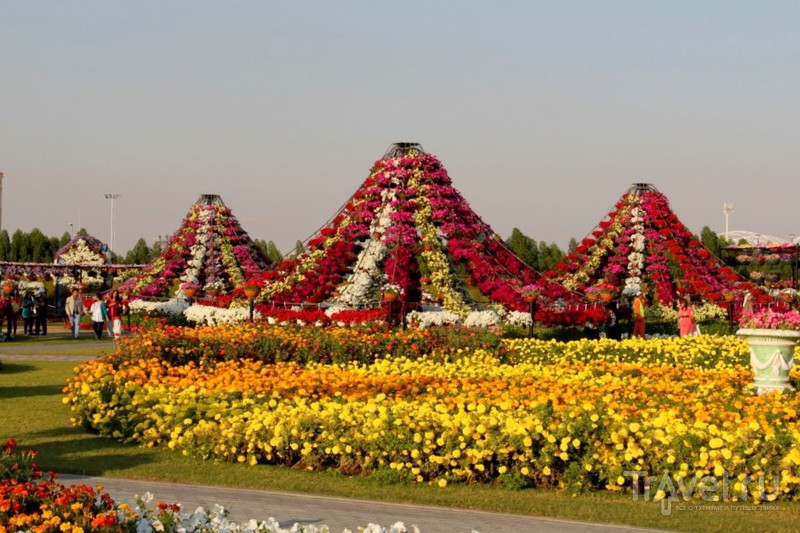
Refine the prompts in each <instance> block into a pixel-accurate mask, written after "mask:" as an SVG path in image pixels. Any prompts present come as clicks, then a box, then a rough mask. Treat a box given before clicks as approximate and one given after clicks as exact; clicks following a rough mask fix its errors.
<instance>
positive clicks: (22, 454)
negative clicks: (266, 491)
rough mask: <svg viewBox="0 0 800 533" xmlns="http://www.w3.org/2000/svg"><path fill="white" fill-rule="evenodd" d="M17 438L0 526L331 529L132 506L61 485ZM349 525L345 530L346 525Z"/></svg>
mask: <svg viewBox="0 0 800 533" xmlns="http://www.w3.org/2000/svg"><path fill="white" fill-rule="evenodd" d="M16 448H17V443H16V441H15V440H14V439H9V440H8V441H7V442H6V443H5V444H4V445H3V448H2V451H0V532H3V533H6V532H13V531H34V532H49V531H64V532H68V531H72V532H73V533H80V532H83V531H91V532H98V533H102V532H108V533H112V532H120V533H121V532H130V533H133V532H145V531H150V532H152V531H160V532H163V533H194V532H196V533H200V532H202V533H215V532H220V533H222V532H225V533H245V532H246V533H330V530H329V529H328V528H327V527H326V526H314V525H299V524H294V525H293V526H290V527H289V528H288V529H285V528H283V527H281V526H280V524H279V523H278V521H277V520H275V519H274V518H269V519H267V520H265V521H263V522H259V521H256V520H250V521H249V522H247V523H246V524H237V523H235V522H231V521H230V520H228V519H227V518H226V515H227V512H226V511H225V509H224V508H223V507H221V506H219V505H215V506H214V507H213V508H212V509H211V510H208V511H207V510H205V509H203V508H202V507H198V508H197V509H196V510H195V511H193V512H191V513H187V512H182V511H181V506H180V505H179V504H169V503H164V502H157V503H156V505H155V509H151V508H150V507H149V504H150V503H151V502H152V501H153V496H152V495H151V494H149V493H147V494H145V495H144V496H143V497H141V498H139V497H137V498H136V500H137V503H136V505H134V506H133V507H131V506H129V505H127V504H124V503H122V504H117V503H115V502H114V500H113V499H112V498H111V496H110V495H108V494H106V493H101V492H100V488H99V487H98V489H94V488H92V487H89V486H87V485H62V484H60V483H58V482H57V481H56V479H57V477H56V474H54V473H52V472H51V473H48V474H47V475H46V476H44V475H42V472H41V471H40V470H39V469H38V467H37V466H36V464H35V463H34V462H33V460H34V458H35V457H36V455H37V452H36V451H35V450H26V451H17V450H16ZM345 531H347V530H345ZM363 531H365V532H371V533H405V532H408V531H414V532H417V533H418V532H419V530H418V529H417V527H416V526H411V528H410V529H407V528H406V527H405V525H404V524H403V523H402V522H397V523H396V524H394V525H392V526H389V527H388V528H382V527H381V526H378V525H376V524H369V525H368V526H367V527H366V528H363Z"/></svg>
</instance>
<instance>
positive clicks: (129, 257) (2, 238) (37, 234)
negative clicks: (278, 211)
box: [0, 228, 282, 265]
mask: <svg viewBox="0 0 800 533" xmlns="http://www.w3.org/2000/svg"><path fill="white" fill-rule="evenodd" d="M77 235H84V236H85V235H88V233H87V232H86V229H84V228H81V229H80V230H79V231H78V232H77ZM71 239H72V237H70V234H69V232H64V234H63V235H62V236H61V237H47V236H46V235H45V234H44V233H42V231H41V230H40V229H39V228H33V229H32V230H31V231H30V232H25V231H22V230H16V231H15V232H14V233H13V234H11V235H10V236H9V234H8V231H6V230H2V231H0V261H12V262H19V263H52V262H53V260H54V259H55V256H56V252H58V250H59V249H61V248H62V247H63V246H64V245H66V244H67V243H69V241H70V240H71ZM253 244H254V245H255V247H256V248H258V249H259V250H261V252H262V253H263V254H264V255H265V256H267V257H268V258H269V259H270V260H272V261H273V262H277V261H280V259H281V257H282V254H281V252H280V250H278V247H277V246H275V243H274V242H272V241H264V240H262V239H255V241H254V242H253ZM161 252H162V248H161V243H159V242H158V241H156V242H154V243H153V244H152V245H148V244H147V241H146V240H144V238H140V239H139V240H138V241H136V244H134V245H133V248H131V249H130V250H128V252H127V253H126V254H125V255H124V256H123V255H120V254H117V253H114V252H112V254H111V261H112V262H113V263H124V264H128V265H146V264H148V263H150V262H151V261H152V260H153V259H155V258H156V257H158V256H159V255H161Z"/></svg>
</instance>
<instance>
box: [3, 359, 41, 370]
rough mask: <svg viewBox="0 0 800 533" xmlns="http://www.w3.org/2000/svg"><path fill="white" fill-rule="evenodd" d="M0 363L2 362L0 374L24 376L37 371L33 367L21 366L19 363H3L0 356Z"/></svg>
mask: <svg viewBox="0 0 800 533" xmlns="http://www.w3.org/2000/svg"><path fill="white" fill-rule="evenodd" d="M0 362H2V366H0V374H24V373H25V372H32V371H34V370H37V368H36V367H35V366H33V365H21V364H19V363H9V362H8V361H3V360H2V356H0Z"/></svg>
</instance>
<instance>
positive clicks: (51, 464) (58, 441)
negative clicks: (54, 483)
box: [25, 427, 155, 476]
mask: <svg viewBox="0 0 800 533" xmlns="http://www.w3.org/2000/svg"><path fill="white" fill-rule="evenodd" d="M25 437H26V438H30V439H32V440H34V441H35V445H34V446H33V447H34V448H35V449H36V450H38V451H39V456H38V458H37V459H38V463H39V466H40V467H41V468H42V470H53V471H58V472H63V473H65V474H80V475H88V476H102V475H105V474H106V473H107V472H109V471H114V472H119V471H124V470H127V469H129V468H135V467H137V466H140V465H144V464H148V463H152V462H153V461H154V460H155V458H154V457H152V456H153V455H154V454H153V453H152V452H150V451H149V450H143V449H141V448H138V447H137V446H136V445H133V444H122V443H119V442H116V441H113V440H111V439H108V438H106V437H102V436H100V435H92V434H89V433H86V432H85V431H84V430H82V429H80V428H71V427H65V428H54V429H48V430H45V431H37V432H33V433H28V434H26V435H25Z"/></svg>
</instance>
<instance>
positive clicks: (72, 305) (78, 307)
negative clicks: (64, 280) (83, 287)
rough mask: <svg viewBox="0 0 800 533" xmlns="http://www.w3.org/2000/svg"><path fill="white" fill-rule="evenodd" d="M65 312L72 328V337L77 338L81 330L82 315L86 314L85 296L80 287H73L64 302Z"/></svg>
mask: <svg viewBox="0 0 800 533" xmlns="http://www.w3.org/2000/svg"><path fill="white" fill-rule="evenodd" d="M64 313H66V315H67V319H68V320H69V325H70V328H71V329H72V338H73V339H77V338H78V334H79V333H80V330H81V317H82V316H83V315H85V314H86V308H85V307H84V306H83V298H81V293H80V291H79V290H78V289H72V294H71V295H70V296H68V297H67V299H66V301H65V302H64Z"/></svg>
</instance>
